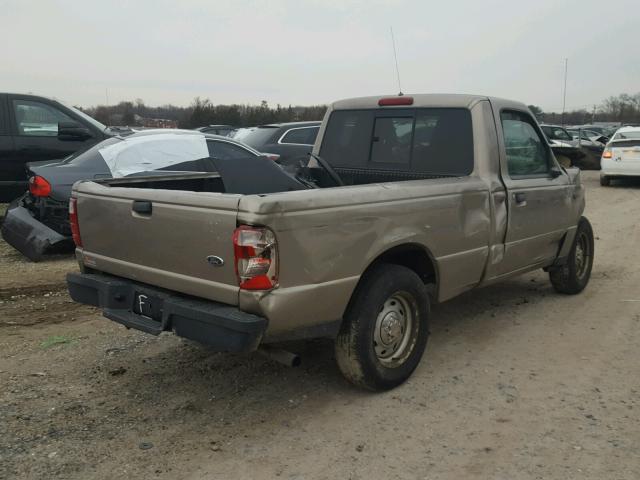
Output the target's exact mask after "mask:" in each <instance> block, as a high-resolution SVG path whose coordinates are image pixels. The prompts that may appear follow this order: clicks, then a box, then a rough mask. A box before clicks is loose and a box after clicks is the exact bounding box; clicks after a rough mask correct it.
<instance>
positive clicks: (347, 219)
mask: <svg viewBox="0 0 640 480" xmlns="http://www.w3.org/2000/svg"><path fill="white" fill-rule="evenodd" d="M489 202H490V196H489V191H488V189H487V186H486V183H485V182H484V181H482V180H481V179H479V178H477V177H465V178H445V179H433V180H417V181H410V182H394V183H385V184H376V185H363V186H356V187H348V188H336V189H323V190H316V191H306V192H289V193H287V194H276V195H269V196H265V197H257V198H256V197H253V196H247V197H243V198H242V199H241V200H240V204H239V209H240V211H239V214H238V221H239V222H240V223H249V224H256V225H269V227H270V228H272V229H273V230H274V232H275V234H276V237H277V239H278V248H279V251H280V252H281V253H280V276H279V279H280V286H281V287H282V288H287V287H292V286H295V285H306V284H322V283H325V282H331V281H335V280H339V279H344V278H349V277H354V276H359V275H360V274H362V272H364V271H365V269H366V268H367V267H368V266H369V265H370V264H371V263H372V262H373V261H374V260H375V259H376V258H377V257H378V256H380V255H381V254H382V253H384V252H385V251H387V250H389V249H391V248H393V247H395V246H399V245H404V244H415V245H419V246H422V247H423V248H425V249H426V250H427V251H428V252H430V253H431V255H432V256H433V257H434V258H435V260H436V261H437V262H439V260H440V259H444V260H445V261H447V262H448V261H454V258H455V255H458V256H465V257H466V262H468V264H469V268H467V269H464V270H460V269H457V268H456V269H451V270H449V269H446V270H441V279H440V280H441V291H440V295H439V297H440V298H448V297H449V296H451V292H456V291H459V290H461V289H463V288H464V286H466V285H474V284H476V283H478V282H479V281H480V278H481V275H482V271H483V269H484V263H485V261H486V257H487V255H488V248H489V239H490V228H491V219H490V208H489Z"/></svg>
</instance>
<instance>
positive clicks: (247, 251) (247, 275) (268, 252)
mask: <svg viewBox="0 0 640 480" xmlns="http://www.w3.org/2000/svg"><path fill="white" fill-rule="evenodd" d="M233 251H234V254H235V267H236V275H237V276H238V282H239V283H240V288H242V289H245V290H270V289H272V288H274V287H275V286H276V284H277V283H278V250H277V246H276V237H275V235H274V234H273V232H272V231H271V230H269V229H268V228H259V227H250V226H248V225H241V226H240V227H238V228H236V229H235V231H234V232H233Z"/></svg>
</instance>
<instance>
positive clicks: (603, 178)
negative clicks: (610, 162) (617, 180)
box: [600, 175, 611, 187]
mask: <svg viewBox="0 0 640 480" xmlns="http://www.w3.org/2000/svg"><path fill="white" fill-rule="evenodd" d="M600 185H602V186H603V187H608V186H609V185H611V179H610V178H609V177H607V176H606V175H600Z"/></svg>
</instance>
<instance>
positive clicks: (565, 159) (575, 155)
mask: <svg viewBox="0 0 640 480" xmlns="http://www.w3.org/2000/svg"><path fill="white" fill-rule="evenodd" d="M540 129H541V130H542V132H543V133H544V135H545V137H547V141H548V142H549V146H550V147H551V150H553V154H554V155H555V157H556V159H557V160H558V163H560V165H562V166H563V167H565V168H567V167H579V168H584V167H585V165H584V164H583V163H581V161H582V160H583V159H584V158H585V156H586V155H585V153H584V152H582V151H581V150H580V148H578V145H577V142H576V141H575V140H574V139H573V137H572V136H571V135H570V134H569V132H567V130H565V129H564V127H561V126H560V125H546V124H542V125H540Z"/></svg>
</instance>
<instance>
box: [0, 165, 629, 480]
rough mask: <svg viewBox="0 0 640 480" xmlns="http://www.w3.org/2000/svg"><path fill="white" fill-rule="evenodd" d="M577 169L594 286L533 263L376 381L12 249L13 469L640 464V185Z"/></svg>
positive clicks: (611, 475)
mask: <svg viewBox="0 0 640 480" xmlns="http://www.w3.org/2000/svg"><path fill="white" fill-rule="evenodd" d="M583 179H584V181H585V183H586V184H587V188H588V191H587V194H588V197H587V202H588V207H587V216H588V217H589V218H590V219H591V221H592V223H593V226H594V230H595V234H596V261H595V265H594V270H593V276H592V281H591V283H590V285H589V287H588V288H587V290H586V291H585V292H583V293H582V294H581V295H578V296H575V297H566V296H562V295H558V294H556V293H554V292H553V290H552V289H551V287H550V285H549V283H548V281H547V277H546V275H545V274H544V273H543V272H535V273H533V274H529V275H525V276H523V277H521V278H518V279H515V280H512V281H509V282H506V283H504V284H501V285H496V286H493V287H489V288H486V289H483V290H478V291H475V292H470V293H468V294H465V295H463V296H462V297H460V298H458V299H455V300H452V301H450V302H447V303H445V304H442V305H439V306H437V307H436V308H435V309H434V315H433V324H432V331H433V334H432V336H431V339H430V344H429V346H428V348H427V353H426V355H425V358H424V359H423V362H422V363H421V365H420V366H419V367H418V369H417V371H416V372H415V374H414V375H413V377H412V378H411V380H410V381H409V382H407V383H406V384H405V385H403V386H401V387H399V388H397V389H395V390H393V391H391V392H387V393H383V394H371V393H364V392H361V391H358V390H356V389H354V388H352V387H351V386H349V385H348V384H347V383H346V382H345V381H344V380H343V379H342V378H341V376H340V374H339V372H338V371H337V368H336V367H335V364H334V360H333V353H332V350H331V344H330V343H329V342H326V341H313V342H301V343H297V344H293V345H291V346H290V348H291V349H292V350H295V351H297V352H299V353H301V354H302V356H303V365H302V367H300V368H297V369H288V368H285V367H282V366H279V365H277V364H274V363H271V362H269V361H267V360H264V359H262V358H261V357H258V356H256V355H244V356H243V355H223V354H215V353H211V352H210V351H208V350H207V349H206V348H204V347H201V346H199V345H196V344H193V343H190V342H186V341H183V340H181V339H178V338H176V337H174V336H172V335H162V336H160V337H152V336H148V335H145V334H142V333H138V332H135V331H131V330H126V329H124V328H123V327H119V326H117V325H115V324H113V323H112V322H110V321H108V320H106V319H103V318H102V317H101V316H100V315H99V314H98V313H97V312H96V311H95V310H93V309H91V308H88V307H82V306H77V305H75V304H74V303H72V302H71V301H70V300H69V298H68V297H67V295H66V293H65V290H64V284H63V278H64V273H65V272H67V271H70V270H74V269H75V268H76V266H75V263H74V261H73V260H72V259H70V258H69V257H60V258H55V259H51V260H49V261H47V262H44V263H39V264H32V263H29V262H28V261H25V260H23V259H22V258H21V257H20V256H19V255H18V254H16V253H14V252H13V251H12V250H11V249H10V248H9V247H8V246H6V245H4V244H0V272H1V273H2V274H1V275H0V333H1V335H0V385H2V388H1V389H0V478H3V479H4V478H7V479H9V478H11V479H14V478H34V479H41V478H56V479H58V478H65V479H66V478H69V479H87V478H96V479H117V478H151V479H172V478H181V479H202V478H207V479H218V478H220V479H235V478H238V479H271V478H284V479H312V478H313V479H336V478H341V479H342V478H344V479H348V478H351V479H371V478H394V479H456V480H459V479H461V478H464V479H488V478H490V479H505V480H507V479H509V480H512V479H563V480H565V479H594V480H595V479H597V480H602V479H634V480H635V479H638V478H640V349H638V345H639V344H640V291H639V289H638V285H640V269H639V268H638V266H639V262H638V260H637V255H636V254H637V251H638V243H639V240H640V227H639V226H638V218H640V183H625V184H623V185H616V186H614V187H611V188H602V187H600V186H599V185H598V182H597V179H598V174H597V172H585V173H584V174H583Z"/></svg>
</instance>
